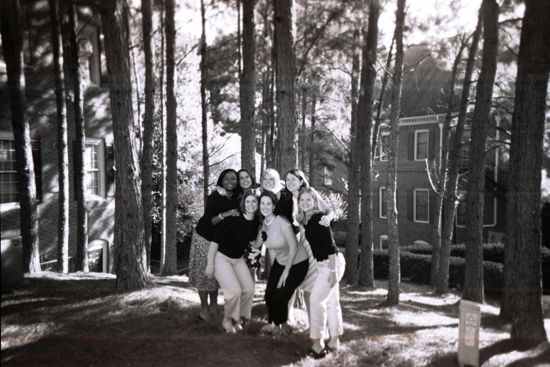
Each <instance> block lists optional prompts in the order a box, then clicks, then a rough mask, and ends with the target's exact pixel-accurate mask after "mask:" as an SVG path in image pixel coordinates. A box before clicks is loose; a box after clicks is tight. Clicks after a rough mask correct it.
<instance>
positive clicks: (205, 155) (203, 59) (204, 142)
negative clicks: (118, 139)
mask: <svg viewBox="0 0 550 367" xmlns="http://www.w3.org/2000/svg"><path fill="white" fill-rule="evenodd" d="M201 25H202V33H201V41H200V42H201V46H200V47H201V51H200V52H201V62H200V69H201V126H202V170H203V180H204V182H203V186H202V189H203V198H204V209H206V198H207V197H208V183H209V181H210V166H209V163H208V122H207V119H206V108H207V107H206V77H207V76H206V60H207V56H208V55H207V53H206V28H205V27H206V16H205V10H204V0H201Z"/></svg>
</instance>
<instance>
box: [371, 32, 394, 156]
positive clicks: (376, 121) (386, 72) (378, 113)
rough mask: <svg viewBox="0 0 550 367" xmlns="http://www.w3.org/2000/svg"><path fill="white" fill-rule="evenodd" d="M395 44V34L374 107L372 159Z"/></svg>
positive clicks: (378, 135)
mask: <svg viewBox="0 0 550 367" xmlns="http://www.w3.org/2000/svg"><path fill="white" fill-rule="evenodd" d="M394 43H395V33H394V35H393V38H392V40H391V44H390V49H389V51H388V58H387V59H386V68H385V69H384V76H383V77H382V87H381V88H380V96H379V97H378V106H377V107H376V118H375V119H374V127H373V128H372V147H371V150H372V156H371V157H372V159H374V156H375V155H376V147H377V146H378V140H380V124H381V123H382V108H383V107H384V97H385V95H386V87H387V86H388V80H389V77H390V72H389V70H390V67H391V60H392V53H393V45H394Z"/></svg>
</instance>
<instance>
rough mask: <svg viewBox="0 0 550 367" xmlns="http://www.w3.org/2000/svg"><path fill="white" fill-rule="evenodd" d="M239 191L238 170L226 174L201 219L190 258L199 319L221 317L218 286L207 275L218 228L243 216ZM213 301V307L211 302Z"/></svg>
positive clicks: (226, 171)
mask: <svg viewBox="0 0 550 367" xmlns="http://www.w3.org/2000/svg"><path fill="white" fill-rule="evenodd" d="M236 188H237V172H236V171H235V170H234V169H226V170H224V171H222V173H221V174H220V176H219V177H218V181H217V183H216V189H215V190H214V191H213V192H212V193H211V194H210V195H208V197H207V199H206V209H205V211H204V215H203V216H202V217H201V218H200V219H199V222H198V223H197V227H196V228H195V233H193V240H192V242H191V252H190V254H189V283H190V284H191V285H192V286H194V287H195V288H197V291H198V293H199V298H200V301H201V310H200V313H199V317H200V318H201V319H203V320H204V321H210V320H211V319H212V316H213V315H216V314H217V309H218V307H217V306H218V305H217V299H218V283H217V282H216V280H215V279H211V278H208V277H207V276H206V274H205V270H206V263H207V260H208V259H207V257H208V248H209V246H210V241H211V238H212V235H213V233H214V232H215V227H216V226H217V225H218V224H219V223H221V222H223V221H224V220H226V219H227V218H229V217H235V216H238V215H240V214H239V211H238V210H237V208H238V206H239V201H238V200H239V199H238V198H237V195H235V193H234V191H235V189H236ZM209 299H210V306H209V304H208V300H209Z"/></svg>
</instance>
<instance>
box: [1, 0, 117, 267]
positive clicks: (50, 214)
mask: <svg viewBox="0 0 550 367" xmlns="http://www.w3.org/2000/svg"><path fill="white" fill-rule="evenodd" d="M22 5H23V6H22V11H23V12H24V14H23V18H24V19H25V22H24V23H23V26H24V27H25V28H24V32H23V49H24V63H25V84H26V118H27V119H28V121H29V123H30V128H31V138H32V141H33V158H34V165H35V174H36V183H37V191H38V198H39V204H38V213H39V226H40V232H39V236H40V237H39V243H40V255H41V256H40V257H41V263H42V264H43V268H46V269H47V268H48V267H50V266H51V265H52V264H53V263H55V259H56V246H57V217H58V216H57V213H58V201H57V198H58V191H59V190H58V163H57V130H56V125H57V122H56V105H55V91H54V89H53V88H54V87H53V86H54V76H53V64H52V59H53V55H52V50H51V30H50V22H49V13H48V2H47V1H45V0H42V1H24V2H23V3H22ZM100 29H101V27H100V21H99V16H98V15H97V14H94V13H93V12H92V11H91V10H90V9H89V8H86V7H78V25H77V33H78V35H79V36H78V37H79V39H78V41H79V47H80V53H79V58H80V65H81V74H82V77H83V91H84V93H83V94H84V118H85V136H86V140H85V144H86V154H85V159H84V160H85V167H86V180H87V192H86V194H87V195H86V196H87V209H88V228H89V233H88V239H89V248H93V247H96V246H99V245H101V246H103V247H104V248H110V247H111V246H112V242H113V225H114V187H113V183H114V177H113V175H114V170H113V153H112V151H113V150H112V145H113V134H112V123H111V115H110V105H109V103H110V101H109V93H108V88H107V86H106V82H107V73H106V70H107V68H106V63H105V56H104V53H103V51H102V50H103V48H102V36H101V32H100ZM0 52H1V48H0ZM65 77H66V78H67V75H65ZM67 116H68V133H69V178H68V179H69V186H70V214H69V222H70V241H69V243H70V256H73V255H74V253H75V251H76V248H75V243H76V230H75V225H76V206H75V204H76V201H75V198H74V180H73V161H74V159H73V154H74V153H73V151H74V149H73V142H74V140H75V138H74V135H75V127H74V123H73V117H72V111H70V110H68V111H67ZM14 149H15V147H14V142H13V133H12V125H11V117H10V107H9V95H8V87H7V75H6V65H5V63H4V58H3V57H0V193H1V195H0V223H1V224H0V226H1V227H0V229H1V236H2V252H3V257H4V247H5V246H4V244H5V241H11V242H16V241H18V238H20V233H19V203H18V192H17V191H18V190H17V184H16V182H17V178H16V172H15V170H16V168H15V167H16V166H15V165H16V162H15V151H14ZM6 246H8V245H7V244H6ZM105 255H106V256H104V257H103V261H102V262H101V263H100V264H90V268H91V269H94V268H95V269H96V270H106V269H104V267H109V259H108V254H105ZM94 265H95V266H94ZM98 267H99V268H98Z"/></svg>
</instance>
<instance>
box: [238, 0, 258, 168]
mask: <svg viewBox="0 0 550 367" xmlns="http://www.w3.org/2000/svg"><path fill="white" fill-rule="evenodd" d="M255 3H256V1H255V0H247V1H244V2H243V33H242V40H243V42H242V46H243V50H242V56H243V72H242V74H241V75H240V89H239V96H240V103H241V167H242V168H244V169H247V170H248V172H252V173H254V172H256V159H255V158H256V154H255V153H256V134H255V131H254V126H255V118H254V111H255V103H254V101H255V97H256V96H255V94H256V93H255V92H256V59H255V58H256V41H255V37H256V31H255V22H254V7H255Z"/></svg>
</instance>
